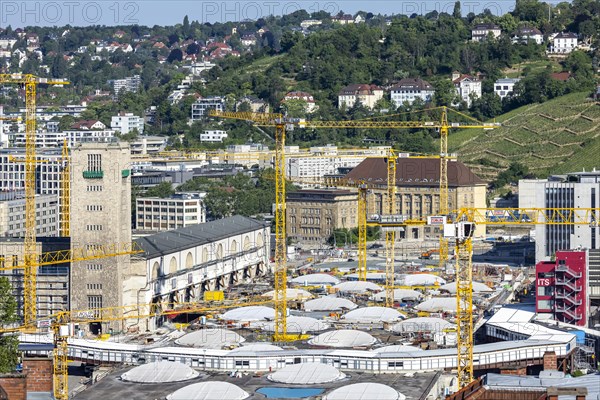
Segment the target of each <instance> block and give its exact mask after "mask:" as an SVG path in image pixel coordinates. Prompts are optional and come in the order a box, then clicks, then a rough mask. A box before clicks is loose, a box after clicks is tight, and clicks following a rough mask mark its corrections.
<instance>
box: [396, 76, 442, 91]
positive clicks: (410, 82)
mask: <svg viewBox="0 0 600 400" xmlns="http://www.w3.org/2000/svg"><path fill="white" fill-rule="evenodd" d="M415 89H417V90H433V86H431V84H430V83H429V82H427V81H424V80H423V79H420V78H404V79H401V80H400V82H398V83H396V84H395V85H394V86H392V87H391V89H390V90H415Z"/></svg>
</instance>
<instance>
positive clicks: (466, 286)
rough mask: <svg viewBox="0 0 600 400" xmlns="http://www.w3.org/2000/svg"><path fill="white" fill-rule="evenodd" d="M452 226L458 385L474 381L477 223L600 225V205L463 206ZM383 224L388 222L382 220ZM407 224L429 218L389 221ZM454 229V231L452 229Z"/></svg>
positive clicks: (393, 224)
mask: <svg viewBox="0 0 600 400" xmlns="http://www.w3.org/2000/svg"><path fill="white" fill-rule="evenodd" d="M451 216H452V217H453V221H454V222H453V224H451V225H452V229H449V230H447V229H444V234H445V235H447V239H448V238H450V239H453V240H454V241H455V252H456V260H455V262H456V327H457V368H458V373H457V375H458V386H459V388H462V387H464V386H466V385H467V384H469V383H470V382H472V381H473V379H474V375H473V334H474V332H473V268H472V257H473V241H472V240H473V233H474V231H475V226H476V225H530V224H533V225H590V226H598V222H599V221H600V208H461V209H459V210H457V211H456V212H452V213H451ZM381 224H382V225H384V224H385V223H384V222H383V221H382V222H381ZM387 225H388V226H389V227H391V228H393V227H405V226H409V225H413V226H414V225H427V220H409V219H407V218H406V219H404V220H400V218H398V219H397V220H395V221H389V222H388V223H387ZM450 231H452V232H450Z"/></svg>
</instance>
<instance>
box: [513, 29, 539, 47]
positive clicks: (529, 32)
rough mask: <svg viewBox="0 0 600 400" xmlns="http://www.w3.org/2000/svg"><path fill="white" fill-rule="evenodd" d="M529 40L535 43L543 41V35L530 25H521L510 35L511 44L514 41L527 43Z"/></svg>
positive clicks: (514, 42)
mask: <svg viewBox="0 0 600 400" xmlns="http://www.w3.org/2000/svg"><path fill="white" fill-rule="evenodd" d="M530 41H532V42H534V43H536V44H542V43H544V35H543V34H542V32H540V30H539V29H537V28H532V27H530V26H522V27H520V28H518V29H517V30H516V31H515V33H513V36H512V42H513V44H516V43H524V44H527V43H529V42H530Z"/></svg>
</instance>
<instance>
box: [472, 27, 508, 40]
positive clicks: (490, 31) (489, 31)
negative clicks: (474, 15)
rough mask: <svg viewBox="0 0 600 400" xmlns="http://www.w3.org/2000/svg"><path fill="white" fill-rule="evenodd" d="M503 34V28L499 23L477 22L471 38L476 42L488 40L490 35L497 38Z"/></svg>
mask: <svg viewBox="0 0 600 400" xmlns="http://www.w3.org/2000/svg"><path fill="white" fill-rule="evenodd" d="M501 34H502V30H501V29H500V27H499V26H498V25H495V24H477V25H475V27H474V28H473V29H471V40H472V41H474V42H482V41H484V40H486V39H487V38H488V37H489V35H492V37H493V38H494V39H495V38H497V37H498V36H500V35H501Z"/></svg>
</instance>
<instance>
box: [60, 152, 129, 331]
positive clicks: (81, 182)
mask: <svg viewBox="0 0 600 400" xmlns="http://www.w3.org/2000/svg"><path fill="white" fill-rule="evenodd" d="M130 168H131V154H130V151H129V144H127V143H124V142H117V143H82V144H78V145H77V146H75V147H74V148H72V149H71V174H72V177H73V179H72V181H71V245H72V247H77V248H90V249H92V248H93V247H94V246H97V245H103V244H111V243H122V244H126V243H130V242H131V173H130ZM129 260H130V257H129V256H122V257H113V258H108V259H98V260H93V261H79V262H75V263H73V264H72V268H70V269H69V277H70V278H69V279H70V287H69V298H70V304H69V306H70V309H72V310H88V309H91V308H100V307H119V306H122V305H123V304H124V303H123V281H124V276H125V274H126V273H127V271H128V270H129ZM120 326H121V324H120V323H119V322H112V323H108V324H107V325H106V326H105V327H108V328H113V329H115V330H116V329H119V327H120ZM80 328H82V329H85V330H87V329H89V330H90V331H92V332H94V333H98V332H100V331H101V330H103V329H104V328H103V327H102V326H101V324H100V323H93V324H89V325H88V326H84V327H80ZM103 331H104V332H106V331H107V330H103Z"/></svg>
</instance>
